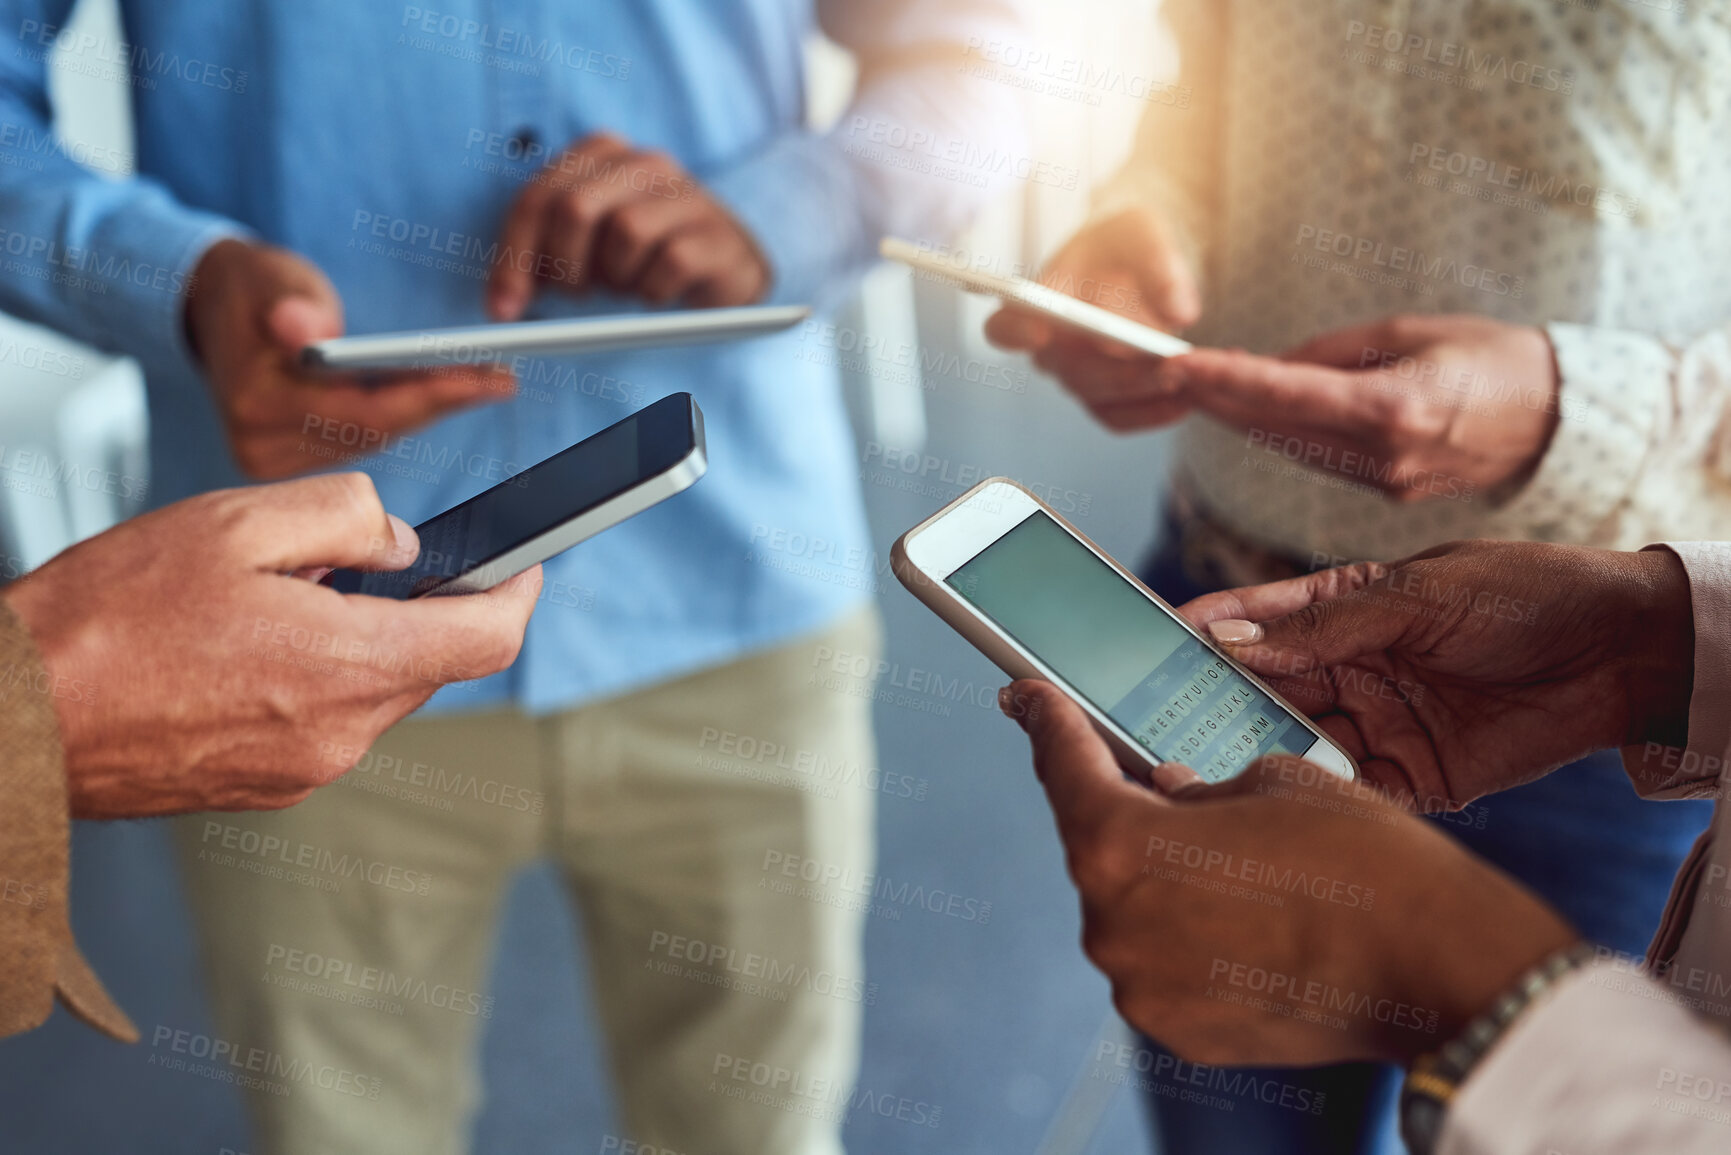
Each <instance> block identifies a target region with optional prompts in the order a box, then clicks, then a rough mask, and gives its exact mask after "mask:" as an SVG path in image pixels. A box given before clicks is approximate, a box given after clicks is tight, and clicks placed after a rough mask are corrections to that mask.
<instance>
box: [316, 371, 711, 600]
mask: <svg viewBox="0 0 1731 1155" xmlns="http://www.w3.org/2000/svg"><path fill="white" fill-rule="evenodd" d="M708 467H709V464H708V458H707V456H706V452H705V448H704V441H703V411H702V410H701V409H699V408H698V407H697V402H696V401H695V400H694V399H693V398H692V396H691V394H689V393H674V394H671V395H670V396H667V397H663V398H662V399H661V400H659V401H657V402H655V403H654V404H652V405H648V406H646V407H644V408H643V409H640V410H638V411H637V412H636V413H633V414H632V415H631V416H629V417H627V418H625V419H624V420H623V421H619V422H616V423H615V424H613V425H609V426H608V427H607V428H605V429H603V430H602V431H601V432H599V433H597V434H595V435H594V436H593V437H586V438H584V439H583V440H582V441H579V442H578V443H577V444H576V445H573V446H571V448H569V449H563V450H560V451H559V452H558V453H555V454H554V455H553V456H552V457H549V458H547V459H546V460H545V461H543V462H541V463H540V464H538V465H532V466H530V467H529V468H528V469H525V470H524V471H523V472H521V473H519V474H517V475H516V476H515V477H511V478H509V479H507V480H505V481H502V482H500V483H499V484H498V485H495V486H494V487H493V488H492V489H489V490H487V491H486V492H485V493H482V494H479V495H477V496H475V497H472V498H470V499H469V500H468V501H465V502H463V503H462V504H461V505H457V506H453V507H452V508H450V509H448V510H446V511H445V512H444V513H441V514H439V515H438V516H437V517H433V518H430V519H428V520H427V521H423V522H422V523H421V524H420V525H417V526H416V527H415V532H416V533H417V534H418V535H420V538H421V554H420V556H419V557H417V558H416V559H415V560H414V562H413V563H412V564H411V565H410V566H409V567H408V568H407V569H403V570H397V571H393V572H390V573H372V572H362V571H360V570H347V569H340V570H335V571H333V572H332V573H330V574H328V575H327V576H326V577H325V578H324V579H323V581H324V584H326V585H328V586H332V587H334V588H336V589H338V590H341V591H342V592H343V593H356V594H372V595H373V596H375V597H384V598H397V599H399V600H401V599H404V598H418V597H425V596H427V595H429V594H454V593H474V592H478V591H480V590H486V589H491V588H492V587H493V586H496V585H498V584H499V583H500V582H502V581H505V580H506V579H508V578H511V577H514V576H516V575H517V574H520V573H522V572H523V571H524V570H526V569H529V568H530V567H531V566H535V565H538V564H540V563H541V562H544V561H546V560H547V559H548V558H550V557H553V556H554V555H555V554H560V553H563V552H565V551H566V550H568V549H570V548H571V547H572V546H574V545H576V544H577V543H578V542H581V541H585V540H587V539H589V538H591V537H594V536H595V535H596V534H598V533H600V532H601V531H602V530H604V529H608V528H610V527H612V526H615V525H618V524H619V523H620V522H622V521H624V520H626V519H627V518H630V517H635V516H637V515H638V514H640V513H642V512H643V511H644V510H646V509H648V508H649V507H650V506H652V505H657V504H659V503H661V502H663V501H666V500H667V499H668V498H670V497H672V496H673V495H674V494H676V493H680V492H683V491H684V490H687V489H689V488H691V486H693V485H694V484H696V483H697V479H698V478H700V477H702V476H703V474H704V472H705V471H706V470H707V469H708Z"/></svg>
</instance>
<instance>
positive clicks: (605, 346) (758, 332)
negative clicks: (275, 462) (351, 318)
mask: <svg viewBox="0 0 1731 1155" xmlns="http://www.w3.org/2000/svg"><path fill="white" fill-rule="evenodd" d="M810 316H811V309H810V308H808V307H806V306H805V305H749V306H745V307H742V308H737V309H681V310H678V311H676V312H669V313H627V314H623V315H619V316H608V317H572V318H564V319H559V320H552V321H517V322H513V323H511V324H500V325H470V326H465V327H462V328H454V329H425V330H417V331H409V332H402V333H374V334H370V335H366V336H359V337H333V338H331V339H330V340H328V341H319V342H316V343H315V344H312V345H308V346H306V347H305V348H304V349H302V350H301V364H302V365H304V366H305V367H307V368H309V369H317V370H320V371H323V372H331V373H385V372H395V371H401V370H412V369H449V368H456V367H462V366H465V365H493V364H498V363H500V362H504V361H508V360H510V359H511V358H512V357H517V356H527V357H552V356H560V355H565V354H571V353H592V352H598V351H601V350H619V349H637V348H644V347H651V346H653V347H659V346H663V345H694V344H704V343H707V342H711V341H730V340H741V339H743V338H746V337H761V336H767V335H769V334H771V333H779V332H781V331H783V330H785V329H790V328H792V327H793V326H795V325H797V324H799V323H800V322H801V321H803V320H805V319H806V318H808V317H810Z"/></svg>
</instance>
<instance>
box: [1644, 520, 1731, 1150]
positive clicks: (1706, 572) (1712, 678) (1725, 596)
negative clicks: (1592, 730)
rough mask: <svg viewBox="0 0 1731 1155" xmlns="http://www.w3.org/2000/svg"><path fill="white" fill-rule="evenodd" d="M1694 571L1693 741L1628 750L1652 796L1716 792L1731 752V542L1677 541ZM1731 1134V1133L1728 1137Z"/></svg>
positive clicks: (1674, 545) (1676, 549)
mask: <svg viewBox="0 0 1731 1155" xmlns="http://www.w3.org/2000/svg"><path fill="white" fill-rule="evenodd" d="M1648 548H1650V549H1668V550H1670V551H1671V552H1672V553H1674V554H1676V555H1677V556H1678V557H1679V558H1680V559H1682V562H1683V568H1684V569H1685V570H1687V571H1688V573H1689V597H1690V599H1691V609H1692V612H1693V613H1694V616H1695V690H1694V693H1693V694H1692V696H1691V697H1690V699H1689V745H1688V746H1687V748H1685V749H1681V750H1680V749H1678V748H1677V747H1675V746H1662V745H1660V744H1659V743H1657V742H1649V743H1647V744H1646V745H1645V746H1629V747H1627V748H1625V749H1624V750H1623V768H1624V769H1625V770H1626V771H1628V774H1629V777H1630V779H1631V780H1632V781H1633V782H1634V784H1635V789H1636V790H1638V791H1640V792H1641V793H1642V794H1643V795H1645V796H1647V797H1649V798H1689V797H1696V796H1703V795H1709V794H1712V793H1713V792H1714V791H1716V790H1717V789H1718V787H1719V782H1720V778H1721V777H1722V776H1723V775H1724V774H1725V770H1726V765H1725V763H1726V753H1727V751H1731V543H1726V542H1672V543H1667V544H1665V545H1663V546H1649V547H1648ZM1727 1138H1731V1136H1727Z"/></svg>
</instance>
